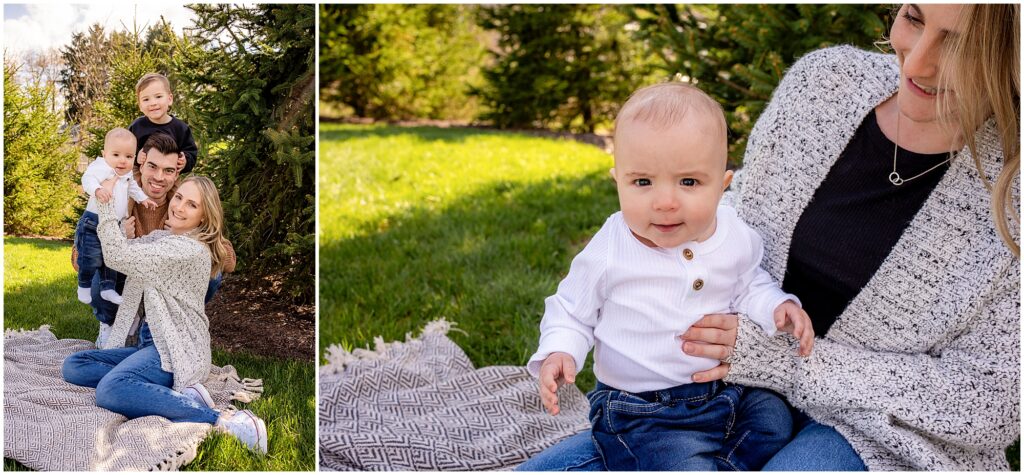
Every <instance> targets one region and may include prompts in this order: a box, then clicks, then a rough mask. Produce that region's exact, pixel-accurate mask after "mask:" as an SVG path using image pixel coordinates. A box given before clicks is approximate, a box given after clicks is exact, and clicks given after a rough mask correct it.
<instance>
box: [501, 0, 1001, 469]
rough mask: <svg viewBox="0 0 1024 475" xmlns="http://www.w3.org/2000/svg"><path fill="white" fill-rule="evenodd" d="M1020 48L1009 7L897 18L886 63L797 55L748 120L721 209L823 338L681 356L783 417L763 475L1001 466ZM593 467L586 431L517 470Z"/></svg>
mask: <svg viewBox="0 0 1024 475" xmlns="http://www.w3.org/2000/svg"><path fill="white" fill-rule="evenodd" d="M1018 37H1019V6H1018V5H904V6H903V7H902V8H900V10H899V12H898V16H897V18H896V20H895V22H894V24H893V26H892V30H891V32H890V40H889V43H890V44H891V46H892V49H893V50H894V51H895V53H896V55H895V58H893V57H892V56H889V55H881V54H875V53H868V52H864V51H860V50H857V49H854V48H851V47H839V48H830V49H825V50H821V51H817V52H814V53H811V54H808V55H807V56H805V57H804V58H802V59H801V60H800V61H798V62H797V63H796V64H795V65H794V66H793V67H792V68H791V70H790V71H789V72H787V74H786V77H785V78H784V79H783V81H782V83H781V84H780V85H779V87H778V89H777V90H776V91H775V93H774V95H773V98H772V102H771V103H770V104H769V106H768V107H767V108H766V110H765V112H764V114H763V115H762V116H761V117H760V118H759V119H758V123H757V126H756V127H755V128H754V131H753V132H752V134H751V138H750V142H749V145H748V147H747V151H746V160H745V167H744V172H743V174H742V175H743V176H742V178H741V180H742V184H741V185H739V186H738V191H737V196H736V199H737V202H736V207H737V210H738V211H739V212H740V214H741V216H742V217H743V218H744V219H745V220H746V221H747V222H748V223H749V224H750V225H751V226H752V227H754V228H755V229H757V230H758V231H759V232H760V233H761V235H762V236H763V237H764V245H765V256H764V260H763V262H762V265H763V266H764V267H765V269H767V270H768V271H769V272H770V273H772V274H773V276H774V277H775V278H777V279H779V280H783V277H785V279H784V280H783V288H784V290H786V291H787V292H793V293H795V294H796V295H798V296H800V298H801V299H803V300H804V305H805V310H807V312H808V313H809V314H810V316H811V318H812V320H813V322H814V327H815V333H816V334H818V335H820V337H819V338H818V339H817V341H816V342H815V345H814V348H815V350H814V353H813V354H812V355H811V356H810V357H809V358H806V359H805V358H799V357H797V356H796V353H795V347H794V346H793V342H792V341H791V340H789V339H788V338H786V337H784V336H783V337H777V338H771V337H766V336H764V334H763V333H761V332H759V331H757V329H756V326H754V325H753V324H751V323H750V321H749V320H746V319H742V318H738V317H737V316H736V315H709V316H706V317H705V318H704V319H703V320H701V321H700V322H698V324H696V325H694V327H691V328H690V329H689V330H687V332H686V333H685V334H684V335H683V338H684V343H683V351H685V352H686V353H688V354H691V355H697V356H705V357H709V358H714V359H720V360H722V361H723V363H722V364H721V365H720V366H718V367H716V368H713V369H711V370H709V371H706V372H704V373H698V374H697V375H694V379H695V380H696V381H712V380H716V379H722V378H724V380H725V381H726V382H732V383H738V384H746V385H750V386H758V387H766V388H769V389H773V390H775V391H777V392H779V393H780V394H782V395H783V396H785V397H786V398H787V399H788V401H789V403H790V404H791V405H792V406H793V407H794V408H795V409H794V411H793V414H794V426H795V430H794V438H793V440H792V441H791V442H790V443H789V444H788V445H787V446H786V447H784V448H783V449H782V450H781V451H779V452H778V453H777V454H776V455H775V456H774V457H773V458H772V459H771V460H769V462H768V463H767V464H766V465H765V467H764V469H765V470H822V471H825V470H867V469H870V470H898V469H912V470H1006V469H1007V465H1006V459H1005V455H1004V449H1005V447H1006V446H1008V445H1009V444H1011V443H1012V442H1013V441H1014V439H1015V438H1016V437H1017V436H1018V433H1019V413H1018V404H1019V402H1020V399H1019V394H1018V387H1019V380H1020V367H1019V354H1020V335H1019V333H1020V327H1019V314H1020V285H1019V279H1020V262H1019V253H1020V246H1019V243H1018V240H1019V234H1018V231H1017V230H1016V229H1017V228H1018V227H1019V226H1018V225H1019V221H1020V218H1019V212H1018V211H1017V210H1016V209H1015V207H1014V206H1013V200H1014V199H1016V198H1015V197H1018V196H1019V182H1015V181H1014V177H1016V176H1017V175H1018V173H1019V171H1020V152H1019V143H1020V137H1019V135H1018V133H1017V131H1018V123H1019V114H1020V109H1019V99H1020V82H1019V76H1018V71H1019V59H1018V58H1019V54H1020V46H1019V43H1018ZM894 59H895V61H894ZM890 157H891V159H890ZM793 210H799V211H798V212H794V211H793ZM597 460H598V459H597V458H596V454H595V453H594V449H593V446H592V444H591V443H590V440H589V434H588V433H583V434H579V435H576V436H573V437H571V438H569V439H566V440H564V441H562V442H561V443H559V444H557V445H555V446H554V447H552V448H550V449H548V450H546V451H545V452H543V453H541V454H540V455H538V456H537V457H535V458H534V459H532V460H529V461H527V462H526V463H524V464H523V465H522V466H521V467H520V469H523V470H551V469H598V470H599V469H601V467H600V464H599V462H598V461H597Z"/></svg>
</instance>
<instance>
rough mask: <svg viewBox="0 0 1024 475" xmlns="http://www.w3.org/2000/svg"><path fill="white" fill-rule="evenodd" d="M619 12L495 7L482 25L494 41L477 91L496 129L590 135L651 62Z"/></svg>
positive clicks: (484, 16)
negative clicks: (537, 129) (492, 33)
mask: <svg viewBox="0 0 1024 475" xmlns="http://www.w3.org/2000/svg"><path fill="white" fill-rule="evenodd" d="M628 21H629V18H628V16H627V15H626V14H625V13H624V10H623V8H622V7H619V6H608V5H494V6H485V7H481V8H480V15H479V24H480V25H481V26H482V27H483V28H486V29H488V30H493V31H495V32H497V34H498V51H492V56H493V65H492V66H491V67H489V68H487V69H486V70H485V71H484V77H485V79H486V80H487V84H486V86H485V87H484V88H482V89H481V90H479V91H477V93H478V94H479V95H480V96H481V98H482V102H483V104H484V105H486V106H487V107H488V109H489V110H488V111H487V112H486V113H485V114H484V115H483V116H482V118H484V119H486V120H490V121H491V122H492V123H494V124H495V125H496V126H498V127H503V128H504V127H553V128H558V129H566V130H574V131H586V132H593V131H594V129H595V127H596V126H597V125H598V124H600V123H608V122H610V118H611V117H613V116H614V112H615V110H617V108H618V105H619V104H620V103H622V102H623V101H625V99H626V98H627V97H628V96H629V93H630V92H631V91H632V90H633V89H635V88H636V87H637V86H639V85H641V84H644V83H645V82H647V80H648V78H647V76H648V71H649V64H648V62H649V58H648V57H647V54H648V53H647V52H646V49H645V48H642V47H641V46H642V45H640V44H639V43H636V42H634V41H632V39H631V38H630V35H629V31H628V29H627V23H628Z"/></svg>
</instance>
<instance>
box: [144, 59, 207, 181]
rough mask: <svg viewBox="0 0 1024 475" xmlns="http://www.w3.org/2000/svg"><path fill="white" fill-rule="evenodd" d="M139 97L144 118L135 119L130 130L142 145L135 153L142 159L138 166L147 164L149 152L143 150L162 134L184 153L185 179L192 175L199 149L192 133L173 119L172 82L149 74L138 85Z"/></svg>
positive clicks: (181, 163) (181, 165) (180, 162)
mask: <svg viewBox="0 0 1024 475" xmlns="http://www.w3.org/2000/svg"><path fill="white" fill-rule="evenodd" d="M135 97H136V99H137V100H138V101H139V110H140V111H142V114H143V115H142V117H139V118H138V119H135V121H134V122H132V124H131V125H129V126H128V130H130V131H132V133H133V134H135V139H136V143H137V144H138V145H137V146H136V149H135V153H136V154H137V155H138V160H137V163H138V164H139V165H141V164H142V162H144V161H145V160H144V156H145V154H146V152H144V151H142V146H143V145H144V144H145V143H146V140H147V139H148V138H149V136H150V135H153V134H154V133H158V132H162V133H165V134H167V135H170V136H171V137H172V138H174V142H175V143H176V144H178V149H179V150H181V152H180V154H179V157H178V167H179V168H181V174H182V175H184V174H186V173H189V172H191V171H192V168H193V167H195V166H196V156H197V155H198V153H199V147H197V146H196V141H195V139H193V138H192V129H191V128H190V127H189V126H188V124H186V123H185V122H184V121H182V120H181V119H178V118H177V117H174V116H172V115H171V104H173V103H174V95H173V94H171V82H170V81H168V80H167V77H166V76H164V75H163V74H158V73H148V74H145V75H143V76H142V77H141V78H140V79H139V82H138V83H136V84H135Z"/></svg>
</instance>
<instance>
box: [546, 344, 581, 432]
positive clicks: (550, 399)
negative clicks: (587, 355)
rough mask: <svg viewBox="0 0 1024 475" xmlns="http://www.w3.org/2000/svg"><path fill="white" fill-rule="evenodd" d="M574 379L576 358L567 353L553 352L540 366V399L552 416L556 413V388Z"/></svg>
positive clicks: (570, 382) (572, 381)
mask: <svg viewBox="0 0 1024 475" xmlns="http://www.w3.org/2000/svg"><path fill="white" fill-rule="evenodd" d="M575 381H576V360H574V359H573V358H572V356H570V355H569V354H568V353H562V352H555V353H551V354H550V355H548V357H547V358H545V359H544V363H543V364H541V366H540V400H541V402H542V403H544V408H545V409H547V411H548V412H549V413H551V415H552V416H555V415H558V412H559V410H558V394H557V393H558V388H559V387H561V386H562V385H564V384H566V383H569V384H572V383H574V382H575Z"/></svg>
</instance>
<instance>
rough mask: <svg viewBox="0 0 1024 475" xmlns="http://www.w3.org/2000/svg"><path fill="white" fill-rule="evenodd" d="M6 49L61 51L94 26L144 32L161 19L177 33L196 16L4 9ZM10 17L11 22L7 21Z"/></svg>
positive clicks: (144, 9)
mask: <svg viewBox="0 0 1024 475" xmlns="http://www.w3.org/2000/svg"><path fill="white" fill-rule="evenodd" d="M4 13H5V15H4V16H5V18H4V49H5V50H6V51H7V52H8V53H9V54H14V55H20V54H23V53H28V52H35V51H43V50H46V49H49V48H60V47H61V46H64V45H67V44H68V43H70V42H71V37H72V35H73V34H74V33H78V32H83V31H86V30H87V29H88V28H89V26H90V25H92V24H93V23H99V24H101V25H103V28H104V29H106V30H107V31H123V30H129V31H130V30H131V29H132V28H133V19H134V24H135V25H137V26H138V27H139V30H140V31H141V30H142V29H143V28H145V27H152V26H154V25H156V24H157V23H159V21H160V16H161V15H162V16H163V17H164V19H166V20H167V21H169V22H170V23H171V27H172V28H173V29H174V31H175V33H178V34H180V33H181V31H182V29H183V28H184V27H186V26H190V25H191V24H192V19H193V18H195V15H194V14H193V13H192V10H189V9H187V8H185V7H184V5H168V4H166V3H164V2H159V3H152V4H112V3H96V4H88V5H56V4H29V5H19V6H17V7H15V8H11V5H5V6H4ZM8 17H10V18H8Z"/></svg>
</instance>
